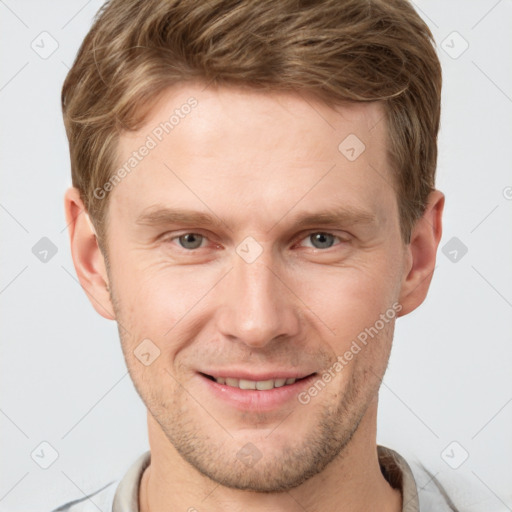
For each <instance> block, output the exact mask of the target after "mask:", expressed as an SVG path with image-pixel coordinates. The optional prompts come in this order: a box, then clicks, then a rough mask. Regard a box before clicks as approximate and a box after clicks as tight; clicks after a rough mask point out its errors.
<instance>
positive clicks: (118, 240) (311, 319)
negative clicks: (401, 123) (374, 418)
mask: <svg viewBox="0 0 512 512" xmlns="http://www.w3.org/2000/svg"><path fill="white" fill-rule="evenodd" d="M203 89H204V86H199V85H197V86H191V85H187V86H183V87H179V88H175V89H173V90H170V91H168V93H167V94H166V95H165V97H163V98H162V99H161V100H160V101H159V103H158V104H157V106H156V107H155V108H154V109H153V110H152V113H151V115H150V117H149V118H148V119H147V122H146V123H145V126H144V127H143V128H141V129H140V130H139V131H137V132H135V133H131V134H125V135H123V136H122V138H121V143H120V147H119V152H118V164H119V167H121V166H122V165H123V164H124V163H125V162H127V161H128V160H129V158H130V157H131V156H133V152H134V151H139V148H140V147H141V146H142V145H144V144H147V141H148V138H147V137H148V135H149V136H151V138H152V139H153V140H154V141H155V142H156V146H155V147H151V149H150V150H149V151H148V154H147V156H145V157H144V158H143V159H141V161H140V162H138V163H137V165H136V167H135V168H133V170H132V171H131V172H130V173H129V175H128V176H126V177H125V178H124V179H123V180H122V181H121V182H120V183H119V184H117V185H116V186H115V188H114V189H113V191H112V192H111V196H110V204H109V211H108V252H109V257H110V269H109V281H110V283H109V284H110V289H111V292H112V299H113V304H114V311H115V314H116V319H117V321H118V322H119V324H120V335H121V341H122V348H123V352H124V355H125V358H126V363H127V366H128V369H129V371H130V375H131V377H132V379H133V381H134V383H135V386H136V389H137V391H138V393H139V394H140V396H141V398H142V399H143V401H144V403H145V404H146V406H147V408H148V410H149V412H150V414H151V415H152V416H153V418H154V419H155V420H156V423H157V424H158V425H159V427H160V428H161V431H162V433H163V435H165V436H166V438H167V439H168V440H169V442H170V443H172V445H173V446H174V447H175V449H176V450H177V451H178V452H179V453H180V454H181V456H182V457H183V458H184V459H185V460H186V461H188V462H189V463H190V464H192V466H194V467H195V468H196V469H198V470H199V471H200V472H201V473H202V474H203V475H206V476H208V477H210V478H211V479H213V480H214V481H216V482H219V483H221V484H223V485H226V486H229V487H236V488H246V489H252V490H259V491H276V490H284V489H288V488H292V487H295V486H296V485H299V484H300V483H302V482H303V481H304V480H305V479H307V478H309V477H311V476H312V475H315V474H317V473H318V472H320V471H321V470H323V469H324V468H325V466H326V465H327V464H328V463H329V462H330V461H331V460H332V459H333V458H334V457H335V456H336V455H338V454H343V449H344V447H345V446H346V445H347V443H349V441H350V440H351V438H352V435H353V434H354V433H355V432H356V431H357V429H358V426H359V427H360V428H362V427H361V426H362V425H364V424H365V422H364V418H365V416H367V415H369V414H370V413H372V414H374V413H375V410H376V403H377V392H378V387H379V384H380V379H381V378H382V376H383V374H384V371H385V368H386V365H387V361H388V357H389V351H390V347H391V341H392V336H393V327H394V313H396V304H395V303H396V301H397V300H398V298H399V296H400V290H401V285H402V282H403V279H404V277H405V276H404V273H405V270H404V269H405V267H406V257H405V246H404V244H403V242H402V240H401V238H400V225H399V216H398V208H397V200H396V196H395V193H394V191H393V189H392V186H391V184H392V183H393V178H392V172H391V170H390V168H389V164H388V160H387V157H386V145H385V130H386V123H385V120H384V119H383V116H384V113H383V110H382V107H381V105H379V104H377V103H373V104H357V105H355V104H353V105H351V106H347V107H343V108H342V107H338V108H337V109H336V110H333V109H330V108H328V107H326V106H323V105H321V104H320V103H318V102H315V101H314V100H312V99H311V98H309V99H307V98H305V97H301V96H298V95H286V94H277V93H272V94H267V95H265V94H262V93H259V92H255V91H252V92H247V91H246V92H242V91H240V90H238V89H235V88H221V89H218V90H213V89H210V88H206V89H204V90H203ZM191 96H193V97H194V98H195V99H196V100H197V105H196V106H195V107H193V108H190V109H183V110H182V111H181V112H182V113H183V111H185V110H186V111H187V112H188V111H190V113H188V114H187V115H183V116H182V118H180V119H179V122H178V123H177V124H176V125H175V126H174V127H173V128H172V131H171V130H169V133H167V134H166V133H165V131H164V132H163V133H162V130H158V129H156V128H157V127H158V126H159V125H160V123H162V122H165V121H166V120H168V119H169V117H170V116H171V115H172V114H173V111H174V110H175V109H179V108H180V106H181V105H183V104H185V103H186V102H187V99H188V98H189V97H191ZM155 129H156V131H155ZM155 134H159V136H160V138H161V139H162V140H161V141H159V140H158V137H157V136H156V135H155ZM347 137H349V138H348V139H347V140H346V141H345V139H346V138H347ZM355 137H357V138H358V139H359V140H360V141H362V142H363V143H364V144H365V146H366V147H365V149H364V151H362V152H361V150H362V149H363V146H362V145H361V143H360V142H358V140H357V139H356V138H355ZM343 141H345V142H343ZM342 142H343V144H341V149H339V147H338V146H339V145H340V143H342ZM152 145H153V144H151V143H149V146H152ZM166 209H168V210H173V211H174V212H175V213H177V212H178V213H179V212H185V213H183V215H180V216H179V217H180V218H178V216H175V217H174V218H172V215H171V212H170V211H168V212H167V214H166V213H165V210H166ZM323 212H326V215H327V216H331V215H334V214H338V215H339V218H338V219H337V220H336V222H335V223H329V222H328V220H327V219H322V218H318V219H316V220H309V221H306V222H302V223H301V224H299V223H298V222H299V219H301V218H302V217H305V216H308V217H309V216H320V214H322V213H323ZM199 213H201V214H204V215H206V216H209V217H211V218H212V219H213V221H212V220H208V219H207V218H203V219H199V218H196V219H195V220H193V219H192V220H190V222H189V221H187V220H186V219H185V217H187V215H188V214H199ZM187 233H188V235H187ZM393 304H395V308H394V307H393ZM390 311H391V313H390ZM383 316H385V317H386V321H383V320H382V318H383ZM379 320H380V321H379ZM370 328H372V329H370ZM365 329H370V331H366V333H367V340H366V341H367V342H366V344H363V343H361V341H359V342H358V343H357V344H358V346H359V347H360V350H358V351H357V350H356V349H354V348H353V347H354V345H353V342H354V341H355V340H358V336H359V340H361V339H363V338H364V336H361V333H362V332H365ZM368 332H371V333H372V335H371V336H370V335H368ZM143 340H145V341H143ZM148 340H149V341H148ZM141 343H142V345H141ZM351 347H352V349H351ZM350 350H352V353H353V357H352V358H351V359H350V360H347V358H346V357H344V354H345V353H346V352H347V351H350ZM158 351H159V355H158V357H157V358H156V359H154V360H153V358H154V357H155V355H157V354H158ZM356 352H357V353H356ZM137 356H138V357H137ZM338 356H340V357H341V358H343V359H342V360H343V361H344V362H343V363H342V364H341V370H340V369H339V366H338V365H336V364H335V363H336V361H337V358H338ZM141 360H142V362H141ZM151 361H152V362H151ZM338 361H339V360H338ZM149 362H151V364H147V363H149ZM325 372H328V373H330V374H331V378H330V379H329V381H328V382H326V381H325V380H323V382H324V385H323V386H319V385H317V388H316V389H317V392H315V391H310V390H311V388H312V387H314V385H315V382H318V380H322V375H325ZM312 374H316V375H313V376H312V377H310V378H309V379H304V380H302V381H297V382H295V383H294V384H289V385H286V384H285V385H284V386H280V387H278V388H275V389H273V390H258V389H256V390H240V389H238V388H235V387H234V386H236V385H237V383H238V381H233V380H229V381H228V384H230V385H228V384H222V383H218V382H214V381H213V380H212V379H211V378H209V377H207V375H209V376H211V377H212V376H213V377H224V378H230V379H231V378H234V379H237V378H240V377H245V379H246V380H249V381H250V380H261V381H268V380H273V377H279V378H280V380H278V381H277V383H274V382H273V383H269V382H266V383H260V384H259V387H263V388H266V387H269V386H273V385H275V384H278V385H281V384H282V379H283V378H285V377H286V376H288V378H292V377H296V378H302V377H307V376H310V375H312ZM251 377H254V379H252V378H251ZM221 382H222V381H221ZM245 384H247V383H242V386H244V385H245ZM247 385H249V386H251V385H252V384H250V383H249V384H247Z"/></svg>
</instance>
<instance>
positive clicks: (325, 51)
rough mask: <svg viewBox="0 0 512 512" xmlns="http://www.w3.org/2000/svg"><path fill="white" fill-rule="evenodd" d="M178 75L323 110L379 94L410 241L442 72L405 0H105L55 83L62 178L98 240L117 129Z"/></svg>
mask: <svg viewBox="0 0 512 512" xmlns="http://www.w3.org/2000/svg"><path fill="white" fill-rule="evenodd" d="M185 81H201V82H204V83H208V84H210V83H214V84H215V85H239V86H248V87H252V88H258V89H265V90H269V91H290V92H305V93H309V94H312V95H313V96H314V97H315V98H317V99H318V100H320V101H322V102H325V103H326V104H327V105H330V106H333V105H335V104H337V103H343V102H346V101H356V102H368V101H382V102H383V103H384V111H385V114H386V121H387V128H388V156H389V162H390V165H391V168H392V170H393V172H394V173H395V183H394V184H393V186H394V187H395V190H396V194H397V201H398V208H399V213H400V226H401V233H402V238H403V240H404V242H406V243H408V242H409V241H410V233H411V229H412V227H413V226H414V223H415V222H416V220H417V219H418V218H420V217H421V215H422V214H423V212H424V210H425V206H426V201H427V197H428V195H429V193H430V192H431V191H432V190H433V189H434V183H435V170H436V161H437V133H438V129H439V121H440V111H441V82H442V79H441V66H440V63H439V59H438V57H437V54H436V51H435V44H434V39H433V36H432V34H431V32H430V30H429V28H428V27H427V25H426V24H425V22H424V21H423V20H422V19H421V18H420V16H419V15H418V14H417V13H416V11H415V10H414V9H413V7H412V6H411V5H410V3H409V2H408V1H407V0H316V1H312V0H278V1H277V0H208V1H204V2H203V1H197V0H110V1H107V2H106V3H105V4H104V5H103V7H102V8H101V9H100V11H99V12H98V14H97V16H96V18H95V21H94V24H93V26H92V28H91V29H90V31H89V33H88V34H87V36H86V38H85V39H84V41H83V43H82V45H81V47H80V50H79V52H78V54H77V57H76V59H75V62H74V63H73V66H72V68H71V70H70V71H69V73H68V75H67V77H66V80H65V82H64V85H63V88H62V111H63V115H64V123H65V126H66V133H67V136H68V140H69V147H70V156H71V170H72V178H73V186H75V187H77V188H78V189H79V190H80V194H81V197H82V200H83V201H84V204H85V207H86V209H87V211H88V212H89V214H90V215H91V219H92V221H93V223H94V224H95V226H96V230H97V232H98V238H99V241H100V244H101V240H102V239H103V237H104V236H106V223H107V220H106V211H107V209H106V207H107V202H108V201H107V199H108V198H105V199H98V198H97V197H96V196H95V194H94V190H95V189H96V188H97V187H101V186H102V185H103V184H104V183H106V182H108V180H109V178H110V177H111V175H112V173H113V172H114V170H115V169H114V168H115V165H116V148H117V142H118V138H119V135H120V134H121V133H123V131H125V130H135V129H137V128H138V127H139V126H141V124H142V123H143V122H144V120H145V117H146V116H147V114H148V112H149V109H150V107H151V106H152V105H153V104H154V102H155V101H156V99H158V97H159V96H160V95H161V94H162V93H163V92H164V91H165V90H166V89H167V88H168V87H169V86H172V85H174V84H177V83H180V82H185ZM376 179H380V178H377V177H376ZM104 252H105V251H104Z"/></svg>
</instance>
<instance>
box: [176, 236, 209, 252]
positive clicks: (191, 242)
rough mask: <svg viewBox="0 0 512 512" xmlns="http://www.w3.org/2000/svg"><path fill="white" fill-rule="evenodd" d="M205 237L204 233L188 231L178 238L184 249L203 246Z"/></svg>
mask: <svg viewBox="0 0 512 512" xmlns="http://www.w3.org/2000/svg"><path fill="white" fill-rule="evenodd" d="M203 238H204V237H203V235H199V234H197V233H186V234H184V235H181V236H180V237H178V240H179V242H180V245H181V246H182V247H183V248H184V249H197V248H198V247H200V246H201V242H202V241H203Z"/></svg>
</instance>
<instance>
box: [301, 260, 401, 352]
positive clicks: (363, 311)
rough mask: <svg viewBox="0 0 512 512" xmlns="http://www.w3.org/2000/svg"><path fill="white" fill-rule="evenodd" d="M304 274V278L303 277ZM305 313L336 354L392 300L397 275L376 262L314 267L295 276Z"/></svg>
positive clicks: (367, 326) (370, 323)
mask: <svg viewBox="0 0 512 512" xmlns="http://www.w3.org/2000/svg"><path fill="white" fill-rule="evenodd" d="M306 276H307V277H306ZM294 286H296V288H295V290H297V295H298V296H299V297H300V299H301V300H302V302H303V303H304V304H305V305H302V306H301V307H303V308H304V312H305V313H306V314H307V315H308V316H309V317H310V318H312V319H314V318H315V317H317V319H316V320H312V321H315V323H316V324H319V325H323V327H320V330H321V332H322V333H325V334H324V339H325V341H326V342H327V343H329V344H330V345H331V347H332V348H333V349H335V351H336V352H337V353H340V351H342V350H343V349H344V348H345V346H346V345H350V343H351V341H352V340H353V339H354V338H356V337H357V336H358V335H359V333H360V332H362V331H363V330H364V329H365V328H369V327H370V326H372V325H374V324H375V322H376V321H377V320H378V319H379V318H380V315H381V314H385V313H386V311H388V310H389V309H390V308H392V305H393V303H394V302H395V289H396V276H395V275H394V273H392V272H389V269H388V271H386V270H385V269H384V268H382V265H381V267H379V266H378V265H375V264H372V265H361V266H357V267H356V266H353V267H337V268H326V267H317V268H316V269H311V271H310V272H308V273H303V275H302V277H301V279H295V285H294Z"/></svg>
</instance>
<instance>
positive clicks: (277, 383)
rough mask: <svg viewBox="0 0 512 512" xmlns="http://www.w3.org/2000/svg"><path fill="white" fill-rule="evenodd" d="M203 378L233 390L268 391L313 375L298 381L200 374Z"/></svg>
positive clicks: (292, 379) (296, 380)
mask: <svg viewBox="0 0 512 512" xmlns="http://www.w3.org/2000/svg"><path fill="white" fill-rule="evenodd" d="M201 375H203V376H204V377H206V378H208V379H210V380H212V381H214V382H216V383H217V384H223V385H225V386H230V387H233V388H238V389H243V390H258V391H269V390H271V389H274V388H281V387H285V386H290V385H292V384H295V383H296V382H300V381H301V380H304V379H308V378H309V377H311V376H312V375H315V373H312V374H310V375H306V376H305V377H302V378H300V379H294V378H288V379H285V378H281V379H268V380H258V381H255V380H247V379H235V378H231V377H213V376H212V375H207V374H206V373H201Z"/></svg>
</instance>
